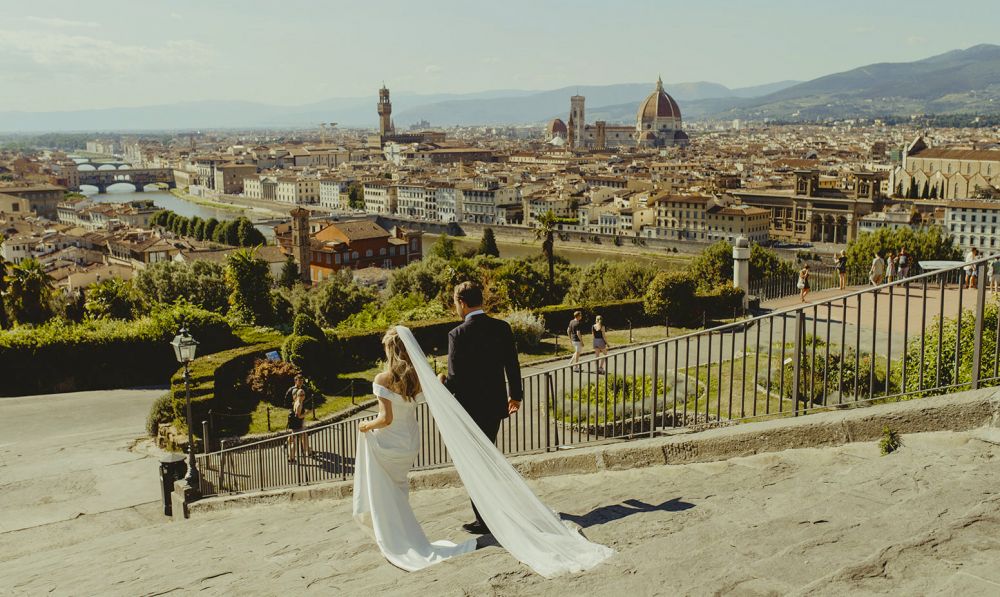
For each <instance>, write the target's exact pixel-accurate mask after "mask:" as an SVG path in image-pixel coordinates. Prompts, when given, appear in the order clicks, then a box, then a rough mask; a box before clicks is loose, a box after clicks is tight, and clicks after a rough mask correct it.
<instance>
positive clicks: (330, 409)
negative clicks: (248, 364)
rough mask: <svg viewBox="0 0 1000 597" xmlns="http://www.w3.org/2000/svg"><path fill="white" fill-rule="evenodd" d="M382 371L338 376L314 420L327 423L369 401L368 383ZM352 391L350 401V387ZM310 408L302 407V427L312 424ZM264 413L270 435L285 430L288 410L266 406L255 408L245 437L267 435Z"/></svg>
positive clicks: (367, 371) (318, 405) (376, 367)
mask: <svg viewBox="0 0 1000 597" xmlns="http://www.w3.org/2000/svg"><path fill="white" fill-rule="evenodd" d="M381 370H382V367H381V365H379V366H375V367H371V368H369V369H365V370H364V371H352V372H347V373H341V374H339V375H338V376H337V382H336V384H335V387H334V390H333V391H332V392H330V393H324V394H323V398H324V399H323V401H322V402H321V403H318V404H316V420H319V421H322V420H324V419H328V418H330V417H332V416H334V415H336V414H337V413H339V412H341V411H343V410H345V409H348V408H350V407H351V406H353V405H354V404H360V403H362V402H364V401H366V400H370V399H372V398H373V396H372V392H371V382H372V380H373V379H375V375H376V374H378V372H379V371H381ZM352 385H353V387H354V393H353V401H352V392H351V387H352ZM310 406H311V405H310V404H306V409H307V412H306V425H309V423H310V422H311V421H313V420H314V419H313V411H312V409H311V408H310ZM268 409H270V411H271V426H270V431H283V430H285V429H286V428H287V423H288V410H289V409H287V408H282V407H278V406H272V405H269V404H267V403H266V402H261V403H260V404H258V405H257V409H256V410H255V411H254V412H253V415H252V417H251V421H250V429H249V430H248V431H247V433H248V434H256V433H268V431H269V429H268V422H267V417H268Z"/></svg>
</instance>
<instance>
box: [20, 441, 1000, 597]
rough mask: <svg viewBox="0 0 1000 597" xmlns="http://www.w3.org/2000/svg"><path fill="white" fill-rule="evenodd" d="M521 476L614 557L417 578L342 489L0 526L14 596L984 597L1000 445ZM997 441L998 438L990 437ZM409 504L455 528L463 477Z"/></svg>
mask: <svg viewBox="0 0 1000 597" xmlns="http://www.w3.org/2000/svg"><path fill="white" fill-rule="evenodd" d="M903 439H904V447H903V448H902V449H901V450H900V451H898V452H896V453H895V454H892V455H890V456H886V457H881V456H879V454H878V447H877V445H875V444H874V443H857V444H849V445H846V446H841V447H837V448H825V449H797V450H789V451H785V452H779V453H768V454H759V455H755V456H749V457H743V458H734V459H731V460H728V461H722V462H714V463H705V464H688V465H682V466H657V467H650V468H642V469H632V470H624V471H611V470H608V471H603V472H600V473H596V474H589V475H565V476H558V477H548V478H543V479H537V480H532V481H530V482H529V483H530V484H531V486H532V487H533V488H534V489H535V490H536V492H538V494H539V496H540V497H541V498H542V499H543V500H544V501H545V502H546V503H547V504H549V505H550V506H551V507H553V508H554V509H556V510H558V511H560V512H563V513H564V514H565V515H566V517H567V518H568V519H570V520H573V521H575V522H577V523H578V524H580V525H581V526H582V527H583V529H584V531H585V533H586V534H587V535H588V537H590V538H591V539H593V540H595V541H599V542H602V543H605V544H608V545H610V546H612V547H613V548H614V549H616V550H617V551H618V554H617V555H616V556H615V557H614V558H612V559H611V560H609V561H608V562H607V563H605V564H603V565H601V566H599V567H597V568H595V569H593V570H591V571H589V572H587V573H584V574H580V575H575V576H569V577H563V578H560V579H556V580H550V581H547V580H545V579H543V578H541V577H539V576H537V575H536V574H534V573H532V572H531V571H530V570H529V569H528V568H526V567H525V566H523V565H522V564H520V563H518V562H517V561H515V560H514V559H513V558H511V557H510V555H509V554H507V552H505V551H504V550H503V549H502V548H500V547H498V546H496V545H494V544H492V543H491V542H490V541H488V540H487V541H485V542H484V544H485V546H484V548H483V549H480V550H478V551H477V552H475V553H473V554H469V555H467V556H463V557H461V558H458V559H455V560H452V561H448V562H445V563H443V564H440V565H438V566H434V567H431V568H429V569H427V570H424V571H421V572H418V573H406V572H402V571H400V570H398V569H396V568H394V567H392V566H391V565H389V564H388V563H386V561H385V560H384V559H383V558H382V557H381V555H380V554H379V552H378V550H377V548H376V546H375V545H374V543H373V542H372V540H371V539H370V538H368V537H367V536H366V535H365V533H363V532H362V531H361V529H360V528H359V527H357V526H356V525H355V524H354V523H353V521H352V520H351V518H350V507H351V505H350V500H346V499H342V500H321V501H312V502H292V503H285V504H277V505H260V506H253V507H249V508H245V509H238V510H228V511H218V512H208V513H204V514H201V515H199V516H198V517H195V518H192V519H191V520H189V521H186V522H183V523H167V522H161V520H162V519H158V518H157V517H155V516H154V512H152V511H151V509H153V508H154V507H153V506H140V507H137V508H130V509H126V510H122V511H117V512H109V513H104V514H98V515H87V516H82V517H79V518H77V519H75V520H68V521H63V522H57V523H53V524H49V525H46V526H45V527H37V528H32V529H26V530H21V531H16V532H6V533H2V534H0V554H3V557H2V558H0V578H2V579H3V585H4V587H3V589H4V591H7V592H10V593H12V594H39V593H49V592H51V594H56V595H68V594H102V595H160V594H165V593H172V592H176V593H178V594H183V593H191V592H194V591H204V592H205V594H209V595H217V594H240V595H273V594H277V593H286V594H301V593H315V594H323V595H330V594H344V595H361V594H366V595H374V594H389V595H413V594H419V593H424V594H428V595H512V594H518V595H543V594H544V595H583V594H588V595H606V594H612V593H614V594H622V595H625V594H631V595H711V594H727V595H762V594H799V595H844V594H849V593H863V594H884V593H895V594H928V593H946V594H963V595H995V594H997V592H998V591H1000V569H998V568H997V567H996V565H995V563H996V561H998V559H1000V493H998V490H997V488H996V483H995V468H996V462H997V458H998V457H1000V446H998V445H996V444H995V443H991V441H989V440H990V439H991V437H990V436H988V435H986V432H985V431H971V432H935V433H925V434H913V435H907V436H905V437H904V438H903ZM994 439H995V438H994ZM411 500H412V503H413V506H414V509H415V511H416V514H417V517H418V519H420V520H421V521H422V523H423V524H424V525H425V529H426V531H427V533H428V535H429V536H430V537H431V538H432V539H438V538H448V539H453V540H456V539H462V538H463V537H464V536H465V535H464V534H463V533H462V532H461V531H460V530H459V525H460V524H461V523H462V522H465V521H466V519H468V518H469V517H470V512H469V507H468V498H467V497H466V495H465V493H464V491H462V490H461V489H459V488H445V489H429V490H422V491H416V492H414V493H413V494H412V496H411Z"/></svg>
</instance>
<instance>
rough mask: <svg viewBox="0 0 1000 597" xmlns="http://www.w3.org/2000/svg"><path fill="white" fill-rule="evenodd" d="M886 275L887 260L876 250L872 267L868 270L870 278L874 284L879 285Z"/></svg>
mask: <svg viewBox="0 0 1000 597" xmlns="http://www.w3.org/2000/svg"><path fill="white" fill-rule="evenodd" d="M884 277H885V260H884V259H882V256H881V255H879V254H878V251H876V252H875V258H874V259H872V267H871V269H870V270H869V271H868V280H869V281H870V282H871V283H872V285H873V286H878V285H879V284H881V283H882V279H883V278H884Z"/></svg>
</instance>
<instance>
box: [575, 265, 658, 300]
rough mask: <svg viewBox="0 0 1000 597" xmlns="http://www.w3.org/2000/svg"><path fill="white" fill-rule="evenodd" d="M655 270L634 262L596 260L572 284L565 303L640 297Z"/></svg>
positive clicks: (650, 266)
mask: <svg viewBox="0 0 1000 597" xmlns="http://www.w3.org/2000/svg"><path fill="white" fill-rule="evenodd" d="M656 273H657V268H656V267H655V266H653V265H651V264H647V263H641V262H637V261H634V260H625V261H608V260H605V259H598V260H597V261H595V262H594V263H592V264H590V265H589V266H587V267H586V268H585V269H584V270H583V271H582V272H581V273H580V275H579V276H577V277H576V279H575V280H574V281H573V285H572V286H571V287H570V289H569V292H568V293H567V294H566V302H569V303H596V302H602V301H609V300H610V301H622V300H635V299H639V298H642V296H643V295H644V294H645V293H646V288H648V287H649V284H650V282H652V281H653V278H654V277H655V276H656Z"/></svg>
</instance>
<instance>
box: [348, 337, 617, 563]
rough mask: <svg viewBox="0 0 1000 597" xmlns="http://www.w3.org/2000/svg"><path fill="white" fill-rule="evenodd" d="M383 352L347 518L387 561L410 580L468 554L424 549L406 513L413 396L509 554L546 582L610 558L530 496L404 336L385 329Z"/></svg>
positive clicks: (414, 432) (450, 546)
mask: <svg viewBox="0 0 1000 597" xmlns="http://www.w3.org/2000/svg"><path fill="white" fill-rule="evenodd" d="M382 345H383V347H384V349H385V356H386V367H385V371H383V372H382V373H379V374H378V375H377V376H376V377H375V382H374V383H373V384H372V387H373V391H374V394H375V396H377V397H378V399H379V414H378V416H377V417H376V418H375V419H374V420H371V421H366V422H364V423H362V424H361V425H360V426H359V431H360V432H361V433H359V434H358V449H357V458H356V462H355V476H354V517H355V519H356V520H358V522H359V523H361V524H362V526H363V527H365V528H367V529H370V530H371V531H372V533H373V534H374V536H375V541H376V543H377V544H378V546H379V549H380V550H381V551H382V554H383V555H385V557H386V559H387V560H389V562H390V563H392V564H394V565H396V566H398V567H399V568H402V569H404V570H408V571H411V572H413V571H416V570H420V569H421V568H425V567H427V566H430V565H432V564H436V563H438V562H440V561H442V560H445V559H447V558H450V557H454V556H457V555H461V554H465V553H468V552H471V551H473V550H474V549H475V548H476V540H475V539H470V540H468V541H465V542H463V543H459V544H455V543H452V542H450V541H435V542H433V543H431V542H430V541H428V539H427V536H426V535H425V534H424V531H423V529H422V528H421V527H420V523H418V522H417V519H416V517H415V516H414V514H413V510H412V508H411V507H410V503H409V498H408V492H409V484H408V481H407V474H408V473H409V470H410V468H411V466H412V464H413V462H414V460H415V459H416V456H417V452H418V450H419V448H420V428H419V427H418V425H417V419H416V404H417V400H418V399H419V398H423V399H424V400H426V402H427V405H428V406H429V407H430V410H431V414H432V415H433V416H434V420H435V422H436V423H437V426H438V429H439V431H440V432H441V436H442V438H443V439H444V442H445V445H446V446H447V447H448V452H449V454H451V455H452V458H453V460H454V463H455V468H456V469H457V470H458V474H459V476H460V477H461V478H462V482H463V483H464V484H465V487H466V490H467V491H468V492H469V495H470V496H471V497H472V501H473V502H474V503H475V504H476V507H477V508H478V509H479V511H480V513H481V514H482V516H483V519H484V520H486V522H487V523H488V524H489V528H490V530H491V533H492V534H493V536H494V537H495V538H496V540H497V542H498V543H499V544H500V545H502V546H503V547H504V548H505V549H507V551H509V552H510V553H511V555H513V556H514V557H515V558H517V559H518V560H520V561H521V562H523V563H525V564H527V565H528V566H530V567H531V568H532V569H534V570H535V571H536V572H538V573H539V574H541V575H542V576H545V577H547V578H550V577H553V576H556V575H558V574H563V573H566V572H580V571H582V570H586V569H588V568H591V567H593V566H595V565H597V564H598V563H600V562H601V561H603V560H605V559H607V558H608V557H610V556H611V555H612V554H613V553H614V551H613V550H611V549H610V548H608V547H605V546H603V545H598V544H596V543H591V542H590V541H588V540H587V539H585V538H584V537H583V536H582V535H581V534H580V533H579V532H577V531H575V530H572V529H571V528H569V527H568V526H567V525H566V524H564V523H563V522H562V521H561V520H559V518H558V516H556V514H555V513H554V512H552V510H550V509H549V508H547V507H546V506H545V505H544V504H543V503H542V502H541V501H540V500H539V499H538V497H537V496H535V494H534V493H532V491H531V489H529V488H528V486H527V484H526V483H525V482H524V480H523V479H522V478H521V476H520V475H519V474H518V473H517V472H516V471H515V470H514V468H513V467H512V466H511V465H510V463H508V462H507V460H506V459H505V458H504V457H503V455H502V454H501V453H500V451H499V450H498V449H497V448H496V446H495V445H494V444H493V443H492V442H490V441H489V440H488V439H487V437H486V435H485V434H483V432H482V431H481V430H480V429H479V427H478V426H477V425H476V424H475V423H474V422H473V420H472V418H471V417H470V416H469V415H468V413H466V412H465V409H463V408H462V406H461V405H460V404H459V403H458V401H457V400H455V398H454V396H452V395H451V394H450V393H449V392H448V390H447V389H445V387H444V385H443V384H441V382H440V381H438V379H437V377H436V376H435V375H434V372H433V371H432V370H431V367H430V365H428V363H427V358H426V357H425V355H424V353H423V351H422V350H421V349H420V346H419V344H418V343H417V341H416V339H415V338H414V337H413V334H412V333H411V332H410V330H409V329H408V328H406V327H403V326H397V327H395V328H391V329H390V330H389V331H388V332H387V333H386V334H385V336H384V337H383V338H382Z"/></svg>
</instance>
